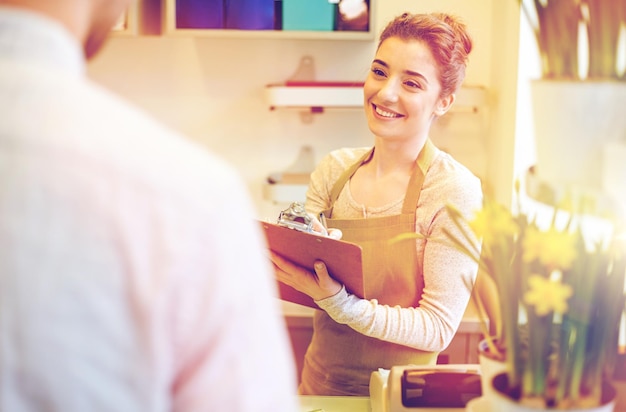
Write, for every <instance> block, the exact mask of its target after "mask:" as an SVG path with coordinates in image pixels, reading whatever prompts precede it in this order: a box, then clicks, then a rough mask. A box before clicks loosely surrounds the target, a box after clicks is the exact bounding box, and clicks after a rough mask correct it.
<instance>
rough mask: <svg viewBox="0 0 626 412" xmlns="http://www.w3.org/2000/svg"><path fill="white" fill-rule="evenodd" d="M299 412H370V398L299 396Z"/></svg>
mask: <svg viewBox="0 0 626 412" xmlns="http://www.w3.org/2000/svg"><path fill="white" fill-rule="evenodd" d="M298 398H299V399H300V412H313V411H316V412H322V411H323V412H370V411H371V410H372V406H371V403H370V398H368V397H360V396H305V395H300V396H299V397H298Z"/></svg>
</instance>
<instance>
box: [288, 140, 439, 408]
mask: <svg viewBox="0 0 626 412" xmlns="http://www.w3.org/2000/svg"><path fill="white" fill-rule="evenodd" d="M373 150H374V149H372V150H371V151H369V152H368V153H366V154H365V155H364V156H363V157H362V158H361V159H360V160H359V161H358V162H356V163H355V164H354V165H352V166H351V167H350V168H349V169H347V170H346V171H345V172H344V173H343V175H342V176H341V177H340V178H339V179H338V180H337V182H336V183H335V186H334V187H333V190H332V192H331V199H330V208H329V209H327V210H325V211H324V214H325V215H326V218H327V222H328V226H329V227H333V228H339V229H341V231H342V232H343V237H342V239H343V240H347V241H350V242H353V243H357V244H359V245H361V247H362V248H363V284H364V294H365V296H364V298H365V299H377V300H378V302H379V303H380V304H386V305H390V306H395V305H399V306H401V307H416V306H418V302H419V300H420V297H421V295H422V289H423V287H424V277H423V274H422V273H421V269H419V267H418V264H417V263H418V262H417V250H416V245H415V242H411V241H405V242H399V243H396V244H394V245H389V240H390V239H392V238H393V237H394V236H396V235H398V234H401V233H407V232H415V218H416V215H415V211H416V209H417V203H418V201H419V196H420V192H421V189H422V185H423V182H424V176H425V175H426V172H427V171H428V168H429V166H430V164H431V162H432V159H433V158H434V156H435V155H436V150H437V149H436V148H435V147H434V145H433V144H432V142H431V141H430V140H427V141H426V144H425V145H424V148H423V149H422V151H421V152H420V154H419V156H418V158H417V165H418V167H416V168H415V172H414V173H413V175H412V176H411V179H410V181H409V185H408V189H407V193H406V196H405V199H404V203H403V205H402V213H401V214H400V215H394V216H385V217H376V218H369V219H334V218H333V216H332V209H333V206H334V204H335V201H336V200H337V198H338V197H339V193H340V192H341V190H342V189H343V187H344V186H345V184H346V183H347V182H348V181H349V180H350V178H351V177H352V176H353V175H354V173H355V172H356V171H357V169H358V168H359V167H360V166H361V165H363V164H364V163H366V162H367V161H369V159H370V158H371V156H372V154H373ZM313 322H314V332H313V338H312V340H311V344H310V345H309V348H308V349H307V354H306V356H305V364H304V369H303V372H302V384H301V386H300V392H301V393H302V394H315V395H360V396H368V395H369V378H370V375H371V372H372V371H375V370H378V368H386V369H388V368H390V367H391V366H394V365H406V364H420V365H424V364H435V363H436V360H437V355H438V353H435V352H424V351H420V350H416V349H412V348H409V347H407V346H402V345H398V344H394V343H390V342H384V341H382V340H379V339H376V338H371V337H368V336H365V335H363V334H361V333H358V332H356V331H355V330H353V329H352V328H350V327H349V326H347V325H341V324H338V323H337V322H335V321H334V320H332V319H331V318H330V317H329V316H328V315H327V314H326V312H324V311H321V310H318V311H315V315H314V318H313Z"/></svg>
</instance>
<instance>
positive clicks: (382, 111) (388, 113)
mask: <svg viewBox="0 0 626 412" xmlns="http://www.w3.org/2000/svg"><path fill="white" fill-rule="evenodd" d="M372 108H373V109H374V113H376V114H377V115H378V116H380V117H383V118H385V119H399V118H401V117H404V115H402V114H400V113H396V112H394V111H392V110H389V109H387V108H383V107H380V106H378V105H376V104H374V103H372Z"/></svg>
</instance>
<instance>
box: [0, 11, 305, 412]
mask: <svg viewBox="0 0 626 412" xmlns="http://www.w3.org/2000/svg"><path fill="white" fill-rule="evenodd" d="M0 113H1V116H2V120H1V121H0V410H2V411H11V412H20V411H41V410H46V411H63V412H70V411H80V412H84V411H115V412H122V411H142V412H144V411H210V412H213V411H229V412H237V411H272V412H275V411H289V412H291V411H294V410H296V409H297V398H296V396H295V393H296V380H295V370H294V366H293V362H292V357H291V350H290V348H289V345H288V339H287V335H286V330H285V328H284V322H283V320H282V318H281V316H280V309H279V306H278V301H277V300H276V299H275V298H273V297H272V296H273V295H274V294H275V284H274V281H273V280H272V276H271V272H270V270H269V263H268V259H267V258H266V257H265V256H264V251H263V249H264V245H263V241H262V238H261V234H260V231H259V230H258V229H257V227H256V226H255V225H254V221H253V211H252V207H251V203H250V200H249V198H248V195H247V194H246V193H245V189H244V185H243V183H242V181H241V180H240V178H239V177H238V175H237V174H236V173H235V172H234V170H232V169H231V167H229V166H228V165H226V164H225V163H223V162H222V161H220V160H219V159H217V158H215V157H214V156H212V155H211V154H209V153H206V152H205V151H203V150H201V149H199V148H198V147H196V146H194V145H193V144H192V143H190V142H188V141H185V139H183V138H182V137H180V136H178V135H176V134H175V133H173V132H170V131H167V130H166V129H164V128H163V127H161V126H160V125H159V124H157V123H156V122H154V121H152V120H151V119H150V118H149V117H148V116H146V115H144V114H143V113H142V112H140V111H139V110H137V109H135V108H132V107H131V106H129V105H128V104H127V103H125V102H124V101H123V100H120V99H119V98H117V97H115V96H113V95H112V94H110V93H108V92H107V91H106V90H103V89H101V88H100V87H98V86H97V85H95V84H93V83H91V82H90V81H89V80H88V79H87V78H86V77H85V62H84V59H83V55H82V49H81V48H80V45H79V44H78V43H77V42H76V41H75V40H74V39H73V38H72V37H71V36H70V35H69V34H68V33H67V32H66V31H65V30H64V29H63V27H62V26H60V25H59V24H57V23H56V22H54V21H51V20H47V19H45V18H43V17H41V16H38V15H35V14H30V13H26V12H22V11H17V10H15V9H10V8H3V7H0Z"/></svg>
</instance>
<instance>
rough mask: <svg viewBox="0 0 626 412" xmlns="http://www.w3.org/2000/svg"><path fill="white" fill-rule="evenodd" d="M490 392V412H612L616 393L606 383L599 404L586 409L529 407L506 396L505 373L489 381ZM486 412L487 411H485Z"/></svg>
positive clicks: (506, 379)
mask: <svg viewBox="0 0 626 412" xmlns="http://www.w3.org/2000/svg"><path fill="white" fill-rule="evenodd" d="M491 386H492V392H491V396H490V399H489V403H490V410H491V412H541V411H555V412H556V411H567V412H614V408H615V400H616V391H615V388H614V387H613V386H612V385H611V384H610V383H608V382H606V383H604V385H603V387H602V396H601V398H602V399H601V404H600V405H599V406H594V407H588V408H573V409H558V408H548V407H539V406H531V405H525V404H521V403H519V402H518V401H517V400H515V399H513V398H511V397H510V396H509V395H508V391H509V387H508V376H507V374H506V373H505V372H502V373H499V374H497V375H496V376H494V378H493V379H492V381H491ZM485 412H488V411H485Z"/></svg>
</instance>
